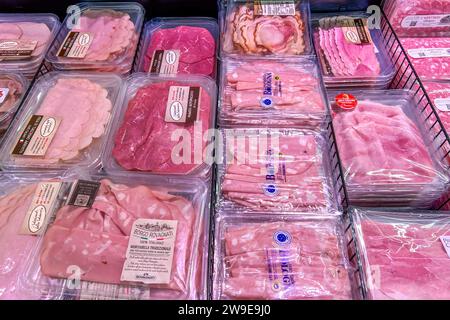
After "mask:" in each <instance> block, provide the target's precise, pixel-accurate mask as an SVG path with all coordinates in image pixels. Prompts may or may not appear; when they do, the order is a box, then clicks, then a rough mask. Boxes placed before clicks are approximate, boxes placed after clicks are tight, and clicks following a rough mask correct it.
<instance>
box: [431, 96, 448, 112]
mask: <svg viewBox="0 0 450 320" xmlns="http://www.w3.org/2000/svg"><path fill="white" fill-rule="evenodd" d="M434 105H435V106H436V108H438V109H439V110H440V111H443V112H448V111H450V98H445V99H442V98H437V99H434Z"/></svg>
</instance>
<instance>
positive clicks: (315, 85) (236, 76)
mask: <svg viewBox="0 0 450 320" xmlns="http://www.w3.org/2000/svg"><path fill="white" fill-rule="evenodd" d="M219 96H220V124H221V125H222V126H233V125H243V124H244V125H245V124H246V125H255V126H258V125H259V126H261V125H276V126H299V127H302V128H305V127H313V128H314V127H317V126H319V125H320V124H322V123H324V122H325V121H326V117H327V115H328V114H329V110H328V103H327V99H326V97H325V89H324V88H323V85H322V80H321V76H320V73H319V70H318V67H317V61H316V60H315V59H298V61H296V62H293V61H285V60H281V61H278V60H277V61H275V60H262V59H258V60H256V59H233V58H226V59H224V60H223V61H222V70H221V81H220V95H219Z"/></svg>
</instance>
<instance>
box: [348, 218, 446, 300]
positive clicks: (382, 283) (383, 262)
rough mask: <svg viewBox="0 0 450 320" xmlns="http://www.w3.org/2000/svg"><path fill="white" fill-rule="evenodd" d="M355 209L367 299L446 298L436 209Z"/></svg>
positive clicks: (441, 224)
mask: <svg viewBox="0 0 450 320" xmlns="http://www.w3.org/2000/svg"><path fill="white" fill-rule="evenodd" d="M356 213H357V216H358V221H357V233H358V238H359V239H360V241H359V243H360V245H361V252H362V257H363V265H364V266H365V277H366V279H365V281H366V285H367V291H368V296H369V298H370V299H376V300H386V299H396V300H428V299H431V300H435V299H444V300H447V299H449V297H450V257H449V255H448V253H447V252H446V249H445V246H446V245H447V246H448V243H449V242H448V241H449V239H450V219H449V217H448V216H446V215H441V214H438V213H437V212H436V213H432V214H430V213H428V214H427V213H425V212H424V213H422V214H420V212H416V213H408V212H395V213H389V212H380V211H367V212H366V211H363V210H357V212H356ZM444 238H445V239H447V242H446V240H442V239H444Z"/></svg>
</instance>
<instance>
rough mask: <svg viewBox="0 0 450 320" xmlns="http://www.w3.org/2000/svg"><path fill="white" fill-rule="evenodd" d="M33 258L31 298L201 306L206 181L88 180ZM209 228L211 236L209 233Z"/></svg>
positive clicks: (73, 191)
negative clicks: (52, 294) (46, 295)
mask: <svg viewBox="0 0 450 320" xmlns="http://www.w3.org/2000/svg"><path fill="white" fill-rule="evenodd" d="M66 198H67V201H66V203H65V205H64V206H62V207H61V208H60V209H59V210H58V211H57V212H56V213H55V217H54V220H53V221H52V222H50V223H49V224H48V226H47V228H46V229H45V232H44V234H43V236H42V237H41V239H40V241H39V243H38V244H37V245H36V246H35V247H34V252H33V254H31V255H30V262H29V264H28V265H27V270H26V272H25V273H24V275H23V284H24V287H25V288H28V289H29V290H30V292H40V291H41V290H42V288H43V286H44V285H45V284H46V283H47V282H48V281H52V283H53V284H52V286H51V288H52V289H54V290H60V289H63V292H64V297H66V298H70V297H73V298H75V299H199V298H202V296H201V294H202V293H203V292H204V289H203V287H204V286H205V285H206V272H207V268H206V260H205V259H207V250H204V248H207V247H208V244H207V243H204V241H206V239H207V238H206V235H207V234H208V224H207V223H206V222H207V221H209V214H208V212H207V201H208V199H209V196H208V190H207V188H206V185H205V184H204V183H203V182H202V181H200V180H198V179H185V180H183V179H181V178H178V179H169V178H165V177H159V178H155V179H152V180H151V181H149V180H148V179H145V178H142V177H139V176H136V175H133V174H129V175H128V176H127V177H125V176H100V175H98V176H88V179H86V178H84V177H83V179H80V180H75V181H74V182H73V184H72V186H71V188H70V192H69V193H68V195H67V196H66ZM201 228H203V229H201Z"/></svg>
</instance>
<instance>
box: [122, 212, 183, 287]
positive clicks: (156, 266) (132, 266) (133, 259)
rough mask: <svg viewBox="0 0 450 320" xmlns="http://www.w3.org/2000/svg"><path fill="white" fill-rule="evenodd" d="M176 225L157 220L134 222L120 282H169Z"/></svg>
mask: <svg viewBox="0 0 450 320" xmlns="http://www.w3.org/2000/svg"><path fill="white" fill-rule="evenodd" d="M177 223H178V221H176V220H156V219H137V220H136V221H135V222H134V223H133V228H132V229H131V234H130V238H129V240H128V248H127V253H126V260H125V263H124V265H123V269H122V274H121V277H120V280H121V281H132V282H143V283H146V284H156V283H159V284H167V283H169V282H170V275H171V272H172V263H173V252H174V247H175V240H176V236H177Z"/></svg>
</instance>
